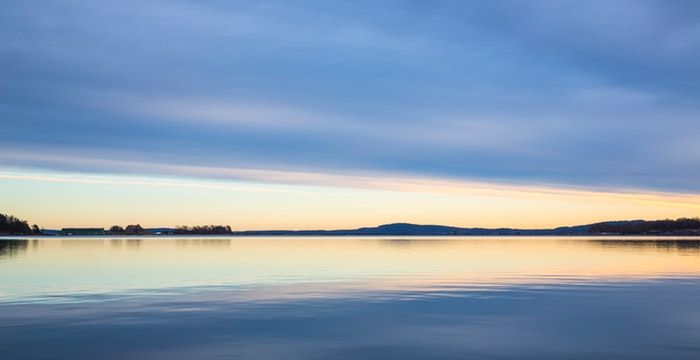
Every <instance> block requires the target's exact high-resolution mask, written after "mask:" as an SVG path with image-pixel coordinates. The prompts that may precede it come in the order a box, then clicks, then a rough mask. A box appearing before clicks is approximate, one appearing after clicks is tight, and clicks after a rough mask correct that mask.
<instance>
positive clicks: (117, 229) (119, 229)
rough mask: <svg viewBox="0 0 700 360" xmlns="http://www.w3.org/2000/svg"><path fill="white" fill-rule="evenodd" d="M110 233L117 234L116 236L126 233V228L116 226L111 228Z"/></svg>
mask: <svg viewBox="0 0 700 360" xmlns="http://www.w3.org/2000/svg"><path fill="white" fill-rule="evenodd" d="M109 232H111V233H115V234H120V233H123V232H124V228H123V227H121V226H119V225H114V226H112V227H111V228H109Z"/></svg>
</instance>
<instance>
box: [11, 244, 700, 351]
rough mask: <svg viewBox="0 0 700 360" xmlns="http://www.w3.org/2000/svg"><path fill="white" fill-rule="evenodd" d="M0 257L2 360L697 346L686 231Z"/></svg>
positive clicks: (697, 292) (699, 282)
mask: <svg viewBox="0 0 700 360" xmlns="http://www.w3.org/2000/svg"><path fill="white" fill-rule="evenodd" d="M29 244H31V246H29ZM0 273H2V277H0V333H2V334H3V336H0V347H1V348H3V349H5V350H4V351H5V353H6V354H8V355H10V356H9V358H46V357H47V354H52V357H58V358H86V359H87V358H90V359H92V358H124V359H135V358H136V359H139V358H153V359H160V358H181V359H189V358H236V357H241V358H290V359H292V358H298V359H309V358H311V359H313V358H318V359H322V358H334V359H335V358H363V359H365V358H382V359H384V358H416V359H419V358H421V359H422V358H459V359H461V358H479V359H488V358H498V359H504V358H513V359H516V358H517V359H523V358H532V359H550V358H551V359H579V358H580V359H590V358H618V359H620V358H621V359H624V358H629V359H637V358H645V359H691V358H700V345H699V344H700V301H697V300H698V299H700V239H694V238H688V239H668V238H662V239H650V238H636V239H632V238H624V239H621V238H611V239H601V238H538V237H527V238H506V237H498V238H479V237H471V238H418V239H415V238H400V237H399V238H397V237H392V238H349V237H342V238H319V237H314V238H291V237H290V238H224V237H211V238H138V237H131V238H94V239H90V238H70V239H67V238H55V239H43V240H1V241H0ZM37 343H40V344H42V347H37V346H33V344H37Z"/></svg>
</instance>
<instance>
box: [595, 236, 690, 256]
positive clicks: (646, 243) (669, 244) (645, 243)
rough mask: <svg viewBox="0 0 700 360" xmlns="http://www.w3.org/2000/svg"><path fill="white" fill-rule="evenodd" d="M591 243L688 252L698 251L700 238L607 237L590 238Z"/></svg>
mask: <svg viewBox="0 0 700 360" xmlns="http://www.w3.org/2000/svg"><path fill="white" fill-rule="evenodd" d="M590 241H591V243H593V244H596V245H598V246H602V247H607V248H614V247H625V248H654V249H658V250H671V251H681V252H689V253H698V252H700V240H693V239H682V240H678V239H669V240H666V239H656V240H640V239H637V240H624V239H623V240H617V239H607V240H590Z"/></svg>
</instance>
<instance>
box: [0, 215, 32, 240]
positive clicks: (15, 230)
mask: <svg viewBox="0 0 700 360" xmlns="http://www.w3.org/2000/svg"><path fill="white" fill-rule="evenodd" d="M0 233H3V234H11V235H29V234H31V233H32V231H31V228H30V227H29V224H28V223H27V222H26V221H24V220H20V219H18V218H16V217H14V216H12V215H5V214H0Z"/></svg>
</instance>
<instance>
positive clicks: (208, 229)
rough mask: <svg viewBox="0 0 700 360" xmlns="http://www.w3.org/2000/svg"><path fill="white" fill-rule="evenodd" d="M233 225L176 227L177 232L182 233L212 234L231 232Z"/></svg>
mask: <svg viewBox="0 0 700 360" xmlns="http://www.w3.org/2000/svg"><path fill="white" fill-rule="evenodd" d="M230 233H231V227H230V226H228V225H201V226H192V227H189V226H178V227H176V228H175V234H180V235H187V234H191V235H212V234H230Z"/></svg>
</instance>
